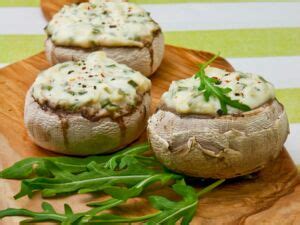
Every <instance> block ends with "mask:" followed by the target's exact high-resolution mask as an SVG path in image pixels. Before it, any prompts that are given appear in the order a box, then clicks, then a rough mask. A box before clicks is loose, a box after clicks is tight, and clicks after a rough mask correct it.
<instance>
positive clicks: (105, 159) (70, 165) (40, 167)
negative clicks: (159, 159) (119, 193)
mask: <svg viewBox="0 0 300 225" xmlns="http://www.w3.org/2000/svg"><path fill="white" fill-rule="evenodd" d="M146 151H149V144H148V143H143V144H139V145H135V146H131V147H127V148H125V149H124V150H122V151H120V152H117V153H115V154H112V155H102V156H90V157H86V158H77V157H67V156H64V157H40V158H36V157H34V158H26V159H23V160H21V161H19V162H16V163H15V164H14V165H13V166H11V167H9V168H7V169H4V170H3V171H1V172H0V178H4V179H26V178H34V177H53V176H54V174H53V165H54V166H55V167H56V168H58V170H62V171H65V172H69V173H71V174H74V175H76V174H79V173H82V172H87V171H89V169H88V165H89V164H90V163H92V162H93V163H97V164H99V165H100V164H101V165H106V166H105V167H107V168H112V169H115V168H117V167H118V166H121V167H124V168H125V167H126V166H127V165H128V164H130V163H131V164H133V161H130V159H129V157H128V156H130V157H131V159H132V158H134V163H142V162H144V161H143V160H145V161H149V160H152V159H154V158H153V157H145V158H147V159H144V158H143V156H141V155H140V154H141V153H144V152H146ZM136 159H137V160H136ZM152 161H154V160H152Z"/></svg>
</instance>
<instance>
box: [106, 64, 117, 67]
mask: <svg viewBox="0 0 300 225" xmlns="http://www.w3.org/2000/svg"><path fill="white" fill-rule="evenodd" d="M106 67H109V68H114V67H116V64H110V65H107V66H106Z"/></svg>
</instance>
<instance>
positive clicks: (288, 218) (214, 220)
mask: <svg viewBox="0 0 300 225" xmlns="http://www.w3.org/2000/svg"><path fill="white" fill-rule="evenodd" d="M209 58H211V54H210V53H205V52H198V51H192V50H187V49H181V48H176V47H172V46H166V53H165V57H164V60H163V63H162V65H161V67H160V68H159V70H158V71H157V73H155V74H154V75H153V76H152V77H151V79H152V83H153V87H152V96H153V105H152V108H153V109H154V108H155V105H156V104H157V102H158V101H159V98H160V96H161V94H162V93H163V92H164V91H166V90H167V89H168V86H169V84H170V82H171V81H172V80H177V79H182V78H186V77H188V76H190V75H191V74H193V73H194V72H195V71H196V70H197V66H196V63H199V62H203V61H206V60H207V59H209ZM48 66H49V65H48V63H47V61H46V59H45V56H44V53H40V54H38V55H36V56H33V57H31V58H29V59H27V60H24V61H21V62H18V63H15V64H13V65H11V66H9V67H6V68H4V69H2V70H0V169H1V168H5V167H8V166H10V165H11V164H13V163H14V162H16V161H18V160H20V159H23V158H26V157H30V156H54V154H53V153H50V152H48V151H45V150H42V149H41V148H39V147H37V146H36V145H34V144H33V143H32V142H31V141H30V140H29V138H28V136H27V134H26V130H25V128H24V126H23V105H24V96H25V93H26V92H27V90H28V89H29V87H30V85H31V84H32V82H33V81H34V79H35V77H36V75H37V74H38V73H39V72H40V71H41V70H43V69H46V68H47V67H48ZM214 66H217V67H220V68H223V69H227V70H233V68H232V66H231V65H230V64H229V63H228V62H227V61H225V60H223V59H221V58H218V60H217V61H216V62H215V64H214ZM144 137H145V135H144ZM298 183H299V178H298V174H297V169H296V167H295V165H294V164H293V162H292V160H291V159H290V157H289V155H288V153H287V152H286V150H284V151H282V153H281V155H280V157H279V158H278V159H277V160H276V161H274V162H272V163H270V165H269V166H268V167H267V168H266V169H264V170H262V171H261V172H260V173H258V174H257V175H256V178H255V179H252V180H233V181H230V182H228V183H227V184H225V185H223V186H222V187H221V188H219V189H217V190H216V191H214V192H212V193H210V194H209V195H207V196H205V197H204V198H203V199H201V200H200V203H199V210H198V212H197V214H196V216H195V219H194V220H193V222H192V223H191V224H195V225H198V224H216V225H217V224H253V221H255V224H259V223H260V221H267V223H266V224H293V221H298V220H295V215H298V213H300V212H299V211H300V208H299V207H297V206H298V205H299V203H297V202H296V201H295V202H294V201H293V199H300V186H297V188H296V189H295V190H294V187H295V186H296V185H297V184H298ZM191 184H192V185H194V186H195V187H198V185H197V181H193V182H192V183H191ZM18 189H19V182H17V181H6V180H1V181H0V196H1V199H0V210H1V209H5V208H7V207H24V208H28V209H32V210H40V204H41V202H42V199H41V197H40V196H39V195H35V196H34V198H33V199H32V200H29V199H27V198H23V199H21V200H18V201H15V200H14V199H13V195H14V194H15V193H17V191H18ZM150 192H154V193H155V194H163V195H166V196H168V197H171V198H176V196H172V195H171V192H170V191H169V190H167V189H163V190H160V189H158V190H157V189H155V188H153V189H152V190H150ZM148 194H149V193H148ZM283 196H284V197H283ZM100 198H101V199H102V198H103V196H97V195H77V196H71V197H65V198H58V199H50V200H49V202H51V203H53V204H54V205H55V207H56V208H57V209H58V210H62V208H63V204H64V203H66V202H67V203H69V204H71V205H72V206H73V207H74V208H75V210H77V211H78V210H84V209H85V203H87V202H89V201H91V200H92V199H93V200H94V201H95V200H99V199H100ZM47 201H48V200H47ZM74 203H76V204H74ZM286 204H287V206H285V208H284V209H285V210H284V211H283V208H282V207H283V205H286ZM289 208H290V209H289ZM288 209H289V210H290V212H291V213H286V210H288ZM150 211H152V209H151V208H150V207H149V205H148V204H147V202H146V201H145V199H143V198H136V199H133V200H132V201H130V202H129V203H127V204H126V205H125V206H122V207H119V208H117V209H116V212H117V213H120V214H124V215H128V216H134V215H142V214H145V213H149V212H150ZM277 213H278V216H276V220H272V219H271V218H272V217H270V215H272V214H276V215H277ZM298 219H299V218H298ZM18 221H19V219H18V218H6V219H4V220H2V221H0V224H1V225H13V224H18ZM257 221H258V222H257ZM295 224H296V223H295Z"/></svg>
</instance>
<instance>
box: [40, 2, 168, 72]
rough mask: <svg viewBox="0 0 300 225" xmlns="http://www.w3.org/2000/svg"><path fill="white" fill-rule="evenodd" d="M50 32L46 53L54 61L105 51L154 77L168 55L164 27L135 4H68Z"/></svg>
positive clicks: (50, 24) (55, 19) (51, 24)
mask: <svg viewBox="0 0 300 225" xmlns="http://www.w3.org/2000/svg"><path fill="white" fill-rule="evenodd" d="M87 9H88V10H87ZM84 12H86V13H84ZM104 12H105V13H104ZM74 13H76V17H74ZM96 31H97V32H96ZM46 32H47V34H48V39H47V40H46V42H45V48H46V56H47V59H48V61H49V62H50V63H51V64H56V63H61V62H65V61H70V60H82V59H85V58H86V57H87V55H88V54H90V53H91V52H94V51H99V50H101V51H104V52H105V53H106V54H107V56H108V57H109V58H112V59H114V60H115V61H116V62H118V63H121V64H126V65H127V66H129V67H131V68H132V69H134V70H136V71H139V72H141V73H142V74H144V75H145V76H150V75H151V74H153V73H154V72H155V71H156V70H157V68H158V67H159V65H160V64H161V61H162V59H163V55H164V37H163V34H162V32H161V29H160V27H159V26H158V24H157V23H155V22H154V21H153V20H152V19H151V17H150V16H149V15H148V13H147V12H146V11H145V10H143V9H142V8H140V7H138V6H137V5H135V4H133V3H126V2H116V1H115V2H103V1H100V2H97V1H91V2H90V3H81V4H80V5H78V6H75V5H73V6H65V7H64V8H63V9H62V10H61V11H60V12H58V13H57V14H56V15H55V16H54V17H53V19H52V20H51V21H50V23H49V24H48V26H47V28H46Z"/></svg>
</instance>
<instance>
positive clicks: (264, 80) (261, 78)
mask: <svg viewBox="0 0 300 225" xmlns="http://www.w3.org/2000/svg"><path fill="white" fill-rule="evenodd" d="M259 79H260V80H261V81H263V82H264V83H269V82H268V81H267V80H266V79H265V78H263V77H262V76H259Z"/></svg>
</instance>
